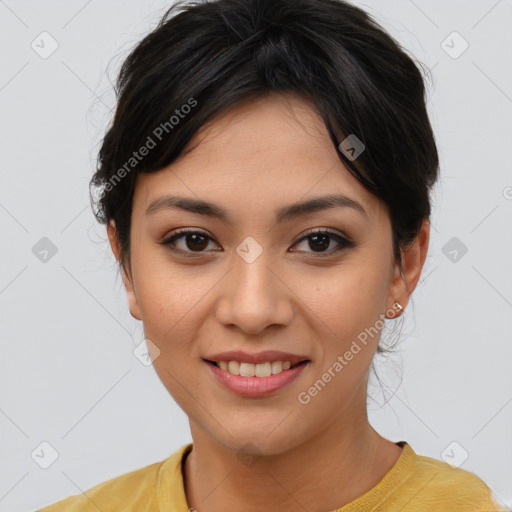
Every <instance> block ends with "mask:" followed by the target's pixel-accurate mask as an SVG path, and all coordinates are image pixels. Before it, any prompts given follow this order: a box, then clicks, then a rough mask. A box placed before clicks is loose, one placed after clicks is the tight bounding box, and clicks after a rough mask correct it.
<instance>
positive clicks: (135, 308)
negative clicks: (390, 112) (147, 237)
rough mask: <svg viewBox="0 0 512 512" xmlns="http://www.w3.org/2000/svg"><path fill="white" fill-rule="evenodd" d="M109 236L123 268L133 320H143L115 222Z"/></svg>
mask: <svg viewBox="0 0 512 512" xmlns="http://www.w3.org/2000/svg"><path fill="white" fill-rule="evenodd" d="M107 235H108V239H109V242H110V248H111V249H112V252H113V253H114V256H115V258H116V260H117V262H118V263H119V265H120V268H121V274H122V277H123V284H124V288H125V290H126V296H127V298H128V306H129V308H130V313H131V315H132V316H133V318H135V319H137V320H142V315H141V313H140V308H139V303H138V302H137V295H136V293H135V289H134V286H133V279H132V276H131V272H130V271H129V270H128V272H127V271H126V269H125V266H124V265H123V263H122V261H121V244H120V242H119V237H118V236H117V229H116V224H115V222H114V221H113V220H111V221H110V222H109V224H108V225H107Z"/></svg>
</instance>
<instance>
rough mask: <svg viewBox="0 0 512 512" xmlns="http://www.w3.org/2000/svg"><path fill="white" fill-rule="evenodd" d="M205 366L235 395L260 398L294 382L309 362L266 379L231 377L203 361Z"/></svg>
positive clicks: (225, 371) (230, 374) (231, 375)
mask: <svg viewBox="0 0 512 512" xmlns="http://www.w3.org/2000/svg"><path fill="white" fill-rule="evenodd" d="M205 364H207V365H208V366H209V368H210V370H211V371H212V373H213V374H214V375H215V377H216V378H217V379H218V380H219V381H220V383H221V384H223V385H224V386H226V387H227V388H228V389H229V390H231V391H233V392H234V393H236V394H237V395H241V396H244V397H262V396H268V395H271V394H272V393H275V392H276V391H278V390H280V389H282V388H283V387H284V386H286V385H287V384H290V383H291V382H292V381H294V380H295V379H296V378H297V377H298V376H299V375H300V374H301V373H302V371H303V370H304V369H305V368H306V366H307V365H308V364H309V361H307V362H305V363H301V364H298V365H297V366H294V367H293V368H290V369H288V370H283V371H282V372H280V373H276V374H275V375H270V376H268V377H242V376H240V375H233V374H232V373H229V372H228V371H227V370H222V369H221V368H219V367H218V366H215V365H214V364H212V363H209V362H207V361H205Z"/></svg>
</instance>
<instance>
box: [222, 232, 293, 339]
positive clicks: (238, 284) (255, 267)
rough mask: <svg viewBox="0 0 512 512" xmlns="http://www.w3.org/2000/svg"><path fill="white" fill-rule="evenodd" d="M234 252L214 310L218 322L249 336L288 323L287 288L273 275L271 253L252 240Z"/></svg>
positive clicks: (290, 309) (289, 311) (289, 305)
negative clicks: (268, 327) (218, 301)
mask: <svg viewBox="0 0 512 512" xmlns="http://www.w3.org/2000/svg"><path fill="white" fill-rule="evenodd" d="M249 238H250V237H249ZM236 252H237V254H235V255H234V258H233V268H232V270H231V272H230V273H229V274H228V283H229V284H228V286H226V287H225V289H224V291H223V296H222V299H221V304H220V306H219V308H218V309H217V317H218V320H219V321H220V322H222V323H224V324H226V325H228V324H235V325H237V326H238V327H240V328H241V329H243V330H244V331H247V332H251V333H258V332H260V331H261V330H263V329H265V327H267V326H268V325H272V324H286V323H288V322H289V321H290V318H291V313H292V307H291V304H290V302H289V300H288V298H287V296H286V287H285V286H283V285H282V284H280V281H279V279H278V278H277V277H276V275H275V273H276V269H277V266H276V265H275V264H274V265H273V264H272V259H271V255H270V253H269V252H266V251H264V250H263V247H261V246H260V245H259V244H257V242H256V241H255V240H254V239H252V240H251V239H250V240H248V239H246V240H244V242H242V243H241V244H240V245H239V247H238V248H237V251H236Z"/></svg>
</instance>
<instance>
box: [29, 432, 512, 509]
mask: <svg viewBox="0 0 512 512" xmlns="http://www.w3.org/2000/svg"><path fill="white" fill-rule="evenodd" d="M397 444H398V445H400V446H402V447H403V450H402V454H401V455H400V457H399V458H398V460H397V461H396V463H395V464H394V466H393V467H392V468H391V469H390V470H389V472H388V473H387V474H386V475H385V476H384V478H383V479H382V480H381V481H380V482H379V483H378V484H377V485H376V486H375V487H373V488H372V489H370V490H369V491H368V492H366V493H365V494H363V495H362V496H360V497H359V498H357V499H356V500H354V501H352V502H350V503H348V504H346V505H344V506H343V507H341V508H339V509H337V510H336V511H333V512H369V511H375V512H398V511H400V512H484V511H485V512H490V511H493V512H494V511H505V512H506V508H503V507H502V508H500V507H499V506H498V505H497V503H496V502H494V501H493V499H492V494H491V491H490V489H489V488H488V487H487V485H486V484H485V483H484V482H483V481H482V480H480V478H478V477H477V476H476V475H474V474H473V473H470V472H469V471H466V470H464V469H461V468H454V467H452V466H450V465H449V464H447V463H446V462H441V461H439V460H436V459H432V458H430V457H424V456H422V455H417V454H416V453H415V452H414V450H413V449H412V448H411V447H410V446H409V445H408V444H407V443H406V442H405V441H401V442H399V443H397ZM192 447H193V443H190V444H187V445H184V446H182V447H181V448H179V449H178V450H177V451H175V452H174V453H173V454H172V455H171V456H170V457H168V458H167V459H165V460H163V461H161V462H157V463H154V464H151V465H149V466H146V467H143V468H140V469H137V470H135V471H131V472H129V473H125V474H123V475H121V476H118V477H115V478H112V479H110V480H107V481H106V482H103V483H101V484H98V485H96V486H95V487H92V488H91V489H89V490H87V491H85V492H84V493H83V494H79V495H74V496H70V497H68V498H65V499H63V500H61V501H59V502H57V503H54V504H53V505H50V506H48V507H45V508H43V509H39V510H38V511H37V512H98V510H101V511H103V512H133V511H137V512H188V510H189V506H188V505H187V500H186V497H185V490H184V487H183V473H182V463H183V461H184V458H185V457H186V455H188V453H189V452H190V451H191V450H192ZM198 512H201V511H200V510H199V511H198Z"/></svg>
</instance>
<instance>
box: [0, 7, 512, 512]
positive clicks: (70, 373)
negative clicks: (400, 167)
mask: <svg viewBox="0 0 512 512" xmlns="http://www.w3.org/2000/svg"><path fill="white" fill-rule="evenodd" d="M357 4H359V5H361V6H363V7H365V8H366V9H367V10H368V11H370V12H371V13H372V14H373V15H374V16H375V17H376V18H377V20H379V21H380V22H381V23H382V24H383V25H384V27H385V28H387V29H388V30H389V31H390V32H391V34H392V35H393V36H394V37H395V38H397V39H398V41H399V42H401V43H402V44H403V45H404V46H405V47H406V48H407V49H408V50H409V51H411V52H412V53H413V54H414V55H415V56H416V57H417V58H418V59H419V60H420V61H422V62H423V63H424V64H425V65H426V66H427V67H428V68H430V69H431V70H432V84H431V85H429V97H430V102H431V103H430V105H429V109H430V115H431V119H432V123H433V126H434V130H435V133H436V138H437V141H438V144H439V151H440V157H441V180H440V182H439V185H438V187H437V189H436V191H435V194H434V214H433V219H432V220H433V225H432V237H431V246H430V252H429V256H428V258H427V261H426V265H425V268H424V273H423V277H422V280H421V283H420V285H419V287H418V288H417V290H416V292H415V293H414V295H413V301H412V303H410V304H409V307H408V308H407V311H406V314H405V317H404V318H405V324H404V328H403V330H402V334H401V345H400V350H399V353H398V354H397V355H396V356H395V357H394V358H392V359H389V360H388V361H387V362H380V363H379V364H378V365H377V367H378V371H379V376H380V377H381V379H382V380H383V383H384V385H385V392H384V393H381V392H380V391H379V388H378V386H376V385H373V384H372V387H371V388H370V391H371V395H372V397H373V400H371V401H370V419H371V422H372V424H373V425H374V427H375V428H376V429H377V430H378V431H379V432H380V433H381V434H382V435H384V436H386V437H388V438H389V439H391V440H394V441H398V440H407V441H408V442H409V443H410V444H411V445H412V447H413V448H414V449H415V450H416V452H417V453H420V454H422V455H427V456H430V457H434V458H436V459H441V458H443V457H447V456H448V457H452V459H453V460H454V461H457V463H458V464H460V467H462V468H464V469H467V470H469V471H473V472H474V473H476V474H477V475H478V476H479V477H480V478H482V479H483V480H484V481H486V482H487V483H488V484H489V486H490V487H491V488H492V489H493V491H494V492H495V494H496V495H497V497H498V498H500V499H501V501H502V502H503V503H506V504H507V505H508V506H512V441H511V432H512V371H511V370H512V343H511V334H510V333H511V320H512V270H511V263H510V262H511V261H512V236H511V235H512V233H511V219H512V172H511V168H512V165H511V162H510V146H511V141H512V122H511V115H512V67H511V62H512V35H511V34H512V31H511V30H510V27H511V26H512V1H510V0H501V1H496V0H480V1H468V0H464V1H462V0H461V1H453V0H451V1H446V0H443V1H425V0H422V1H420V0H415V1H411V0H393V1H385V2H384V1H371V2H369V1H367V2H357ZM168 5H169V2H164V1H157V0H153V1H146V2H135V1H123V2H119V1H115V2H114V1H109V2H106V1H103V2H101V1H99V0H90V1H84V0H80V1H77V0H73V1H67V2H64V1H60V2H57V1H44V2H42V1H39V2H35V1H33V2H30V1H15V0H5V1H2V0H0V52H1V66H0V109H1V110H0V112H1V115H0V119H1V124H0V154H1V156H2V158H1V165H0V173H1V182H0V183H1V188H0V232H1V234H2V241H3V243H2V245H3V250H2V251H0V318H1V322H0V333H1V349H2V356H1V358H0V372H1V373H0V375H1V382H0V384H1V386H0V389H1V395H0V429H1V438H0V450H1V452H0V460H1V461H2V467H1V473H0V511H2V512H3V511H9V512H24V511H29V510H34V509H36V508H38V507H42V506H44V505H47V504H50V503H53V502H54V501H57V500H60V499H62V498H64V497H66V496H68V495H71V494H78V493H80V492H81V491H83V490H86V489H88V488H90V487H92V486H93V485H95V484H97V483H99V482H102V481H105V480H106V479H109V478H112V477H114V476H117V475H120V474H122V473H125V472H127V471H131V470H133V469H137V468H140V467H143V466H145V465H148V464H151V463H153V462H157V461H161V460H163V459H164V458H166V457H167V456H169V455H170V454H171V453H172V452H173V451H174V450H175V449H177V448H179V447H180V446H182V445H183V444H185V443H188V442H189V441H191V437H190V434H189V430H188V422H187V418H186V416H185V415H184V414H183V412H182V411H181V410H180V409H179V408H178V407H177V405H176V404H175V403H174V401H173V399H172V398H171V397H170V396H169V395H168V393H167V391H166V390H165V389H164V387H163V386H162V384H161V383H160V381H159V380H158V377H157V376H156V374H155V372H154V370H153V368H152V367H151V366H144V365H143V364H142V363H141V362H140V361H139V360H138V359H137V358H136V357H134V355H133V350H134V348H135V346H136V345H138V344H139V343H141V341H142V340H143V331H142V326H141V325H140V323H138V322H136V321H135V320H134V319H132V318H131V316H130V315H129V312H128V308H127V304H126V299H125V296H124V289H123V288H122V283H121V280H120V279H119V277H118V276H117V272H116V269H115V265H114V260H113V257H112V256H111V254H110V249H109V247H108V244H107V243H106V236H105V231H104V228H103V227H102V226H99V225H97V224H96V223H95V221H94V218H93V216H92V213H91V210H90V208H89V203H88V188H87V184H88V180H89V178H90V176H91V173H92V170H93V168H94V164H95V158H96V152H97V150H98V147H99V143H100V141H101V137H102V135H103V130H104V128H105V126H106V124H107V121H108V119H109V116H110V110H111V109H112V107H113V106H114V95H113V92H112V89H111V84H110V82H109V74H110V76H111V77H114V76H115V71H116V70H117V69H118V66H119V64H120V62H121V61H122V59H123V57H125V56H126V55H127V53H128V51H129V49H130V48H131V47H132V46H133V45H134V44H135V43H136V42H137V41H139V40H140V39H141V38H142V37H143V36H144V35H145V34H146V33H147V32H148V31H149V30H150V29H151V28H154V26H155V25H156V23H157V22H158V20H159V17H160V15H161V14H162V13H163V10H164V8H166V7H167V6H168ZM44 31H46V32H48V33H49V34H50V36H46V35H43V36H40V34H41V33H42V32H44ZM454 31H457V32H458V33H459V34H460V36H461V37H462V38H463V39H461V38H459V37H458V36H457V35H455V36H454V35H450V34H452V32H454ZM53 40H54V41H56V43H53ZM33 41H34V43H33V44H34V46H35V47H36V48H37V51H36V50H35V49H33V48H32V47H31V44H32V42H33ZM443 41H445V42H444V43H443ZM464 41H467V43H468V44H469V47H468V48H467V50H466V51H464V52H463V53H461V51H462V50H463V49H464V47H465V43H464ZM52 44H58V48H57V49H56V51H55V52H54V53H52V54H51V55H49V56H47V55H44V56H45V57H47V58H42V57H41V53H42V52H45V51H46V52H49V51H50V50H51V49H52V46H51V45H52ZM38 52H39V53H38ZM107 66H109V68H108V70H109V71H108V72H107V71H106V70H107ZM43 237H47V238H48V239H49V240H50V241H51V243H50V242H48V240H43V241H40V240H41V239H42V238H43ZM453 237H455V239H454V240H452V238H453ZM34 247H35V248H34ZM464 247H466V248H467V253H465V254H464ZM52 248H53V252H55V250H56V251H57V252H56V253H55V254H53V252H52ZM45 251H48V252H45ZM454 251H455V252H454ZM400 368H401V369H402V370H400ZM372 383H375V381H374V380H372ZM453 442H455V443H456V444H452V443H453ZM41 443H49V445H51V447H53V448H51V447H49V446H48V445H47V444H43V445H41ZM53 450H55V451H56V452H57V454H58V457H57V458H56V460H55V461H53V463H51V462H52V454H53ZM466 453H467V459H466V460H464V461H463V459H464V458H465V457H466ZM447 454H448V455H447ZM462 461H463V462H462ZM50 463H51V464H50ZM48 464H50V465H49V467H48V468H47V469H43V468H42V467H41V466H42V465H43V466H44V465H48Z"/></svg>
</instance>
